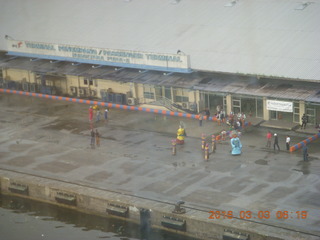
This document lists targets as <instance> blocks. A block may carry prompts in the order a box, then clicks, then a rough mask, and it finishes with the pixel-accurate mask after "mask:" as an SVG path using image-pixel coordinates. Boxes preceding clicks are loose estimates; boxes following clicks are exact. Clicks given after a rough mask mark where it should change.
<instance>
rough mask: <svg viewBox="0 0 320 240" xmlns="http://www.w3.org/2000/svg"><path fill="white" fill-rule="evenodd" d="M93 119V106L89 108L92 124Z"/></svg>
mask: <svg viewBox="0 0 320 240" xmlns="http://www.w3.org/2000/svg"><path fill="white" fill-rule="evenodd" d="M92 119H93V109H92V106H90V107H89V121H90V122H92Z"/></svg>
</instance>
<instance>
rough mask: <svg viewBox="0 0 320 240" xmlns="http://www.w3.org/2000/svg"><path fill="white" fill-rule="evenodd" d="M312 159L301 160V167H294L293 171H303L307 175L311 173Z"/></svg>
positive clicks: (298, 165)
mask: <svg viewBox="0 0 320 240" xmlns="http://www.w3.org/2000/svg"><path fill="white" fill-rule="evenodd" d="M310 165H311V164H310V159H309V161H306V162H305V161H300V162H299V163H298V164H297V167H300V169H296V168H294V169H292V170H293V171H297V172H302V173H303V174H304V175H307V174H310V172H311V171H310Z"/></svg>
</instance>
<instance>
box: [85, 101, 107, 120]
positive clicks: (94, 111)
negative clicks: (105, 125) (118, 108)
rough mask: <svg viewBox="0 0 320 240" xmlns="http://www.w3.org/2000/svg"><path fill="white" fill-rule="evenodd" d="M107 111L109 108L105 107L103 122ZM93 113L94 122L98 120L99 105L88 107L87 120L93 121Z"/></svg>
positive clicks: (99, 115) (99, 116)
mask: <svg viewBox="0 0 320 240" xmlns="http://www.w3.org/2000/svg"><path fill="white" fill-rule="evenodd" d="M108 112H109V109H108V108H106V109H105V110H104V120H105V122H107V121H108ZM94 114H95V115H96V122H100V119H101V111H100V109H99V107H98V106H97V105H95V106H90V107H89V122H93V115H94Z"/></svg>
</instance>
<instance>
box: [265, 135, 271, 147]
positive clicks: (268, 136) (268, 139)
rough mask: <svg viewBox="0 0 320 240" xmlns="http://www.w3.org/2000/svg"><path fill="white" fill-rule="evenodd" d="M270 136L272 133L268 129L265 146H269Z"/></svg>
mask: <svg viewBox="0 0 320 240" xmlns="http://www.w3.org/2000/svg"><path fill="white" fill-rule="evenodd" d="M271 138H272V134H271V132H270V131H268V133H267V145H266V147H268V148H271Z"/></svg>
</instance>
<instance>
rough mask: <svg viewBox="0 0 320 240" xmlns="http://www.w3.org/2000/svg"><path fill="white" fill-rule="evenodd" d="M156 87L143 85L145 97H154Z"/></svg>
mask: <svg viewBox="0 0 320 240" xmlns="http://www.w3.org/2000/svg"><path fill="white" fill-rule="evenodd" d="M153 90H154V88H153V87H151V86H147V85H144V86H143V97H144V98H147V99H154V91H153Z"/></svg>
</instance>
